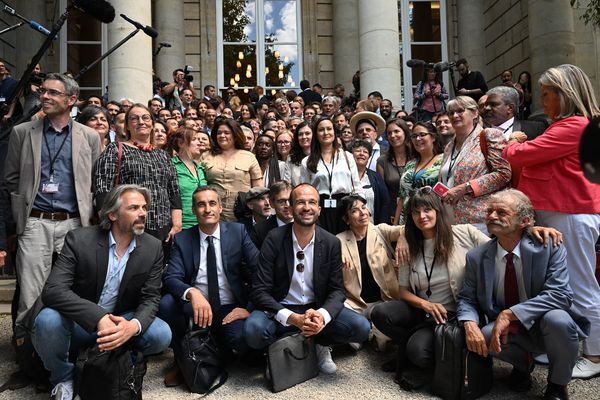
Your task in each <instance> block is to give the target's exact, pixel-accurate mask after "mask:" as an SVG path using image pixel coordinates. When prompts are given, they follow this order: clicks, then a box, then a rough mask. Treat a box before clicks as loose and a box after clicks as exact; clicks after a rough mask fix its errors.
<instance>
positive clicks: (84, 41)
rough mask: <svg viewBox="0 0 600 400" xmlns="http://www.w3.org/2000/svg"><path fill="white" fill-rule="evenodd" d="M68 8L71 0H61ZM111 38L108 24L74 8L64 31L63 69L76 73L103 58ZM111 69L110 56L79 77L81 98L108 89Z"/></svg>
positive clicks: (63, 7)
mask: <svg viewBox="0 0 600 400" xmlns="http://www.w3.org/2000/svg"><path fill="white" fill-rule="evenodd" d="M66 8H67V1H66V0H61V2H60V9H61V10H64V9H66ZM107 42H108V40H107V33H106V24H102V23H101V22H99V21H98V20H96V19H95V18H93V17H91V16H90V15H88V14H85V13H83V12H81V11H79V10H77V9H74V10H72V11H71V13H70V16H69V19H68V20H67V22H66V23H65V24H64V25H63V28H62V29H61V31H60V72H65V71H69V72H71V73H72V74H73V75H76V74H77V73H78V72H79V71H80V70H81V69H82V68H83V67H85V66H87V65H89V64H91V63H92V62H94V61H95V60H96V59H98V58H100V56H101V55H102V54H103V53H104V52H105V51H106V43H107ZM107 71H108V69H107V60H106V59H104V60H102V62H100V63H98V64H97V65H95V66H94V68H92V69H90V70H89V71H87V72H86V73H85V74H84V75H83V76H82V77H81V78H80V79H79V88H80V90H81V95H80V98H81V99H87V98H88V97H89V96H91V95H95V96H101V95H102V94H103V93H104V89H105V88H106V82H107Z"/></svg>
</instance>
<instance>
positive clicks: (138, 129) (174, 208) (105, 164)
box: [94, 104, 181, 242]
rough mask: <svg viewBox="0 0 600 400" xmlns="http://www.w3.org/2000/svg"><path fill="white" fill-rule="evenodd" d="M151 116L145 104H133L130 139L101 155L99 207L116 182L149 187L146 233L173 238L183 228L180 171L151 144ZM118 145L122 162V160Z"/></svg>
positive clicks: (97, 172)
mask: <svg viewBox="0 0 600 400" xmlns="http://www.w3.org/2000/svg"><path fill="white" fill-rule="evenodd" d="M152 128H153V122H152V116H151V113H150V110H149V109H148V108H147V107H146V106H144V105H143V104H134V105H133V106H132V107H131V108H130V109H129V111H127V113H126V114H125V133H126V134H127V138H128V139H127V141H125V142H121V144H119V143H111V144H109V145H108V146H106V150H105V151H104V152H103V153H102V154H101V155H100V157H99V158H98V162H97V163H96V170H95V174H94V196H95V199H96V207H97V208H98V209H99V208H100V207H102V203H103V201H104V196H105V195H106V194H107V193H108V192H110V190H111V189H112V188H113V186H114V185H116V184H136V185H140V186H143V187H145V188H147V189H148V190H150V194H151V196H152V201H151V202H150V205H149V208H148V216H147V217H146V232H147V233H149V234H151V235H152V236H154V237H156V238H158V239H160V240H161V241H166V242H168V241H170V239H171V238H173V236H175V234H176V233H177V232H179V231H180V230H181V196H180V194H179V185H178V184H177V183H178V180H177V172H176V171H175V167H174V165H173V163H172V162H171V158H170V157H169V155H168V154H167V152H166V151H164V150H161V149H158V148H155V147H154V146H153V145H152V144H151V138H152ZM119 146H121V153H122V154H121V162H120V163H119Z"/></svg>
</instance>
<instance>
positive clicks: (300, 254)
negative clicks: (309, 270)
mask: <svg viewBox="0 0 600 400" xmlns="http://www.w3.org/2000/svg"><path fill="white" fill-rule="evenodd" d="M296 258H297V259H298V261H300V262H299V263H298V265H296V271H298V272H304V263H303V261H304V252H303V251H302V250H300V251H298V252H297V253H296Z"/></svg>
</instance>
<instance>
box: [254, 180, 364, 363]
mask: <svg viewBox="0 0 600 400" xmlns="http://www.w3.org/2000/svg"><path fill="white" fill-rule="evenodd" d="M291 200H292V214H293V216H294V222H293V223H292V224H288V225H285V226H282V227H279V228H276V229H273V230H272V231H271V232H270V233H269V234H268V235H267V238H266V239H265V242H264V243H263V246H262V248H261V253H260V258H259V262H258V267H257V269H256V271H255V274H254V275H253V279H252V293H251V300H252V303H253V305H254V306H255V308H256V310H255V311H253V312H252V314H251V315H250V317H248V319H247V320H246V325H245V327H244V336H245V337H246V341H247V342H248V345H249V346H250V347H252V348H254V349H263V348H265V347H267V346H268V345H270V344H271V343H273V342H274V341H275V340H277V338H278V337H280V336H281V335H283V334H284V333H286V332H293V331H298V330H299V331H301V332H302V333H303V334H304V335H305V336H307V337H310V336H314V337H315V339H316V342H317V359H318V361H319V369H320V370H321V372H323V373H328V374H332V373H334V372H335V371H336V369H337V368H336V365H335V364H334V363H333V360H332V359H331V350H330V349H329V348H328V347H324V345H333V344H344V343H351V342H358V343H362V342H364V341H365V340H367V338H368V337H369V332H370V330H371V324H370V323H369V321H368V320H367V319H366V318H365V317H363V316H362V315H360V314H358V313H356V312H354V311H352V310H350V309H348V308H345V307H344V304H343V303H344V300H345V298H346V295H345V293H344V283H343V280H342V256H341V247H340V242H339V240H338V239H337V238H336V237H335V236H333V235H332V234H330V233H329V232H327V231H325V230H324V229H322V228H320V227H318V226H317V225H316V222H317V220H318V218H319V212H320V207H319V193H318V192H317V190H316V189H315V188H314V187H312V186H311V185H309V184H300V185H298V186H296V187H295V188H294V190H292V192H291Z"/></svg>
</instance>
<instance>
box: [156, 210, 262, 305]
mask: <svg viewBox="0 0 600 400" xmlns="http://www.w3.org/2000/svg"><path fill="white" fill-rule="evenodd" d="M219 225H220V229H221V257H222V260H221V261H222V262H223V269H224V270H225V275H226V276H227V281H228V283H229V286H230V287H231V290H232V291H233V294H234V296H235V298H236V300H237V301H238V304H240V305H242V306H244V307H245V306H246V305H247V304H248V295H247V294H246V293H245V291H244V290H243V276H242V272H241V268H240V267H241V265H242V261H244V262H245V263H246V266H247V268H249V269H250V271H251V272H253V271H254V270H255V269H256V262H257V260H258V250H257V249H256V246H254V244H253V243H252V241H251V240H250V237H249V236H248V232H246V228H245V227H244V225H242V224H238V223H237V222H223V221H221V222H219ZM199 265H200V231H199V229H198V225H195V226H193V227H191V228H189V229H185V230H183V231H181V232H179V233H178V234H177V235H176V236H175V242H174V243H173V247H172V249H171V255H170V258H169V264H168V267H167V270H166V272H165V274H164V277H163V284H164V287H165V290H166V291H167V292H168V293H170V294H172V295H173V296H174V297H175V298H176V299H181V297H182V296H183V293H184V292H185V291H186V290H187V289H189V288H191V287H194V284H195V282H196V277H197V275H198V266H199Z"/></svg>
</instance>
